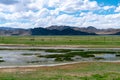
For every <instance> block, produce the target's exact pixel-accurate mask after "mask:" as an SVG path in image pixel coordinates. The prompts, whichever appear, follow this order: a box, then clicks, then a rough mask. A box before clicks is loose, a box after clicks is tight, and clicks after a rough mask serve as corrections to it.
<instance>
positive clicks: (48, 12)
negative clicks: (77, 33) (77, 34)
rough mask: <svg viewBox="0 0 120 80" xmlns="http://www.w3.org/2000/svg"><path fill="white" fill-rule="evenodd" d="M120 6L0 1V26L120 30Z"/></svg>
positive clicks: (80, 0) (85, 0) (64, 0)
mask: <svg viewBox="0 0 120 80" xmlns="http://www.w3.org/2000/svg"><path fill="white" fill-rule="evenodd" d="M119 19H120V6H119V3H118V5H104V4H99V3H98V2H96V1H94V0H92V1H90V0H0V26H3V27H18V28H33V27H47V26H50V25H70V26H78V27H87V26H95V27H97V28H119V27H120V24H119V23H120V20H119Z"/></svg>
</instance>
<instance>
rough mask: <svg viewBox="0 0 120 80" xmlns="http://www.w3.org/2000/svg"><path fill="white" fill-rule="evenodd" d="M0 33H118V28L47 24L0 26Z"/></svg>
mask: <svg viewBox="0 0 120 80" xmlns="http://www.w3.org/2000/svg"><path fill="white" fill-rule="evenodd" d="M0 35H3V36H11V35H20V36H26V35H120V29H113V28H109V29H97V28H95V27H93V26H88V27H80V28H79V27H74V26H63V25H62V26H57V25H53V26H49V27H46V28H42V27H38V28H32V29H22V28H11V27H0Z"/></svg>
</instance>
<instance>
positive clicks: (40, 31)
mask: <svg viewBox="0 0 120 80" xmlns="http://www.w3.org/2000/svg"><path fill="white" fill-rule="evenodd" d="M59 28H60V26H59ZM59 28H55V26H53V28H50V27H48V28H34V29H31V33H32V34H31V35H96V34H95V33H87V32H82V31H77V30H74V29H72V27H66V26H65V27H64V26H62V28H60V29H59Z"/></svg>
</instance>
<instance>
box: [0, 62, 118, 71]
mask: <svg viewBox="0 0 120 80" xmlns="http://www.w3.org/2000/svg"><path fill="white" fill-rule="evenodd" d="M80 63H120V60H119V61H79V62H66V63H57V64H44V65H25V66H0V69H17V68H26V69H27V68H28V69H29V68H41V67H59V66H65V65H74V64H80Z"/></svg>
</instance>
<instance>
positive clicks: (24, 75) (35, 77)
mask: <svg viewBox="0 0 120 80" xmlns="http://www.w3.org/2000/svg"><path fill="white" fill-rule="evenodd" d="M0 80H120V63H98V62H91V63H90V62H83V63H77V64H69V65H64V66H55V67H39V68H13V69H0Z"/></svg>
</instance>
